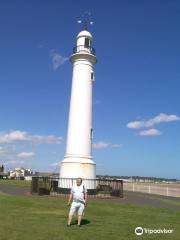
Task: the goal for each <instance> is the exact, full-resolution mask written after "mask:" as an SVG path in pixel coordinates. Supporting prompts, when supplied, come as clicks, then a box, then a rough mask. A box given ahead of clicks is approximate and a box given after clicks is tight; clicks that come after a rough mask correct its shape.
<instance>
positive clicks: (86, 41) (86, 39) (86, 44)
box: [84, 38, 91, 48]
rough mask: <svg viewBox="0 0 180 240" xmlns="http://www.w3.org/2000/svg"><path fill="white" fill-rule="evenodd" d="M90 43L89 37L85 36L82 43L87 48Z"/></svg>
mask: <svg viewBox="0 0 180 240" xmlns="http://www.w3.org/2000/svg"><path fill="white" fill-rule="evenodd" d="M90 44H91V41H90V39H89V38H85V44H84V46H85V47H86V48H89V47H90Z"/></svg>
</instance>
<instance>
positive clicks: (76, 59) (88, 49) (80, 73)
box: [59, 29, 97, 189]
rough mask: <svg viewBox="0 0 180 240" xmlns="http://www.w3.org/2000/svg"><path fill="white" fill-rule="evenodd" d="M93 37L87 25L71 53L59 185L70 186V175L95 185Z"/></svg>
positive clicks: (91, 187)
mask: <svg viewBox="0 0 180 240" xmlns="http://www.w3.org/2000/svg"><path fill="white" fill-rule="evenodd" d="M92 42H93V37H92V35H91V33H90V32H89V31H87V30H86V29H85V30H83V31H81V32H80V33H79V34H78V35H77V41H76V47H75V48H74V49H73V54H72V55H71V56H70V62H71V63H72V65H73V73H72V88H71V100H70V111H69V122H68V133H67V145H66V154H65V156H64V160H63V161H62V162H61V166H60V175H59V176H60V180H59V187H60V188H70V187H71V185H72V183H71V182H72V181H70V182H69V181H68V179H70V178H77V177H81V178H83V179H91V180H92V181H91V180H84V183H85V185H86V187H87V188H88V189H94V188H96V186H95V181H93V179H95V178H96V165H95V162H94V161H93V157H92V134H93V128H92V88H93V82H94V70H93V65H94V64H95V63H96V62H97V59H96V56H95V50H94V48H93V47H92Z"/></svg>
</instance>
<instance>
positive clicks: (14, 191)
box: [0, 184, 30, 196]
mask: <svg viewBox="0 0 180 240" xmlns="http://www.w3.org/2000/svg"><path fill="white" fill-rule="evenodd" d="M29 191H30V187H22V186H13V185H5V184H2V185H1V184H0V192H2V193H7V194H10V195H17V196H18V195H26V194H28V192H29Z"/></svg>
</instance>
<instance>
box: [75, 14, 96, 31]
mask: <svg viewBox="0 0 180 240" xmlns="http://www.w3.org/2000/svg"><path fill="white" fill-rule="evenodd" d="M77 22H78V23H79V24H82V25H83V27H84V30H88V26H90V25H93V24H94V21H93V19H92V14H91V12H85V13H83V14H82V15H81V17H80V18H78V20H77Z"/></svg>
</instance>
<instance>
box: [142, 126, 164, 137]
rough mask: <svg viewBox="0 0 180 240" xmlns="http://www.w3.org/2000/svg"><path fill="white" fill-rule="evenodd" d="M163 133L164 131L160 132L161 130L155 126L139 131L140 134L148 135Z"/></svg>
mask: <svg viewBox="0 0 180 240" xmlns="http://www.w3.org/2000/svg"><path fill="white" fill-rule="evenodd" d="M161 134H162V132H160V131H159V130H157V129H155V128H151V129H148V130H143V131H140V132H139V133H138V135H139V136H148V137H153V136H159V135H161Z"/></svg>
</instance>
